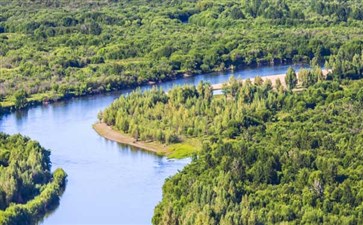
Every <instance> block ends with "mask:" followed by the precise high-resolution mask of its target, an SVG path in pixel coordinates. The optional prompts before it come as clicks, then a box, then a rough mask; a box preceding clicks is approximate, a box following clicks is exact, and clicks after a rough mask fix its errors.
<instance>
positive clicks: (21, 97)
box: [14, 90, 27, 109]
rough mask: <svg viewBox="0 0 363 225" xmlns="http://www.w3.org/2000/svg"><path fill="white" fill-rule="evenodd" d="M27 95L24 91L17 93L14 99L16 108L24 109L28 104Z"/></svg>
mask: <svg viewBox="0 0 363 225" xmlns="http://www.w3.org/2000/svg"><path fill="white" fill-rule="evenodd" d="M26 97H27V93H26V92H25V91H24V90H19V91H17V92H15V94H14V98H15V108H16V109H20V108H24V107H25V106H26V103H27V99H26Z"/></svg>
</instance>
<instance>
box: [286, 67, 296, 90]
mask: <svg viewBox="0 0 363 225" xmlns="http://www.w3.org/2000/svg"><path fill="white" fill-rule="evenodd" d="M285 83H286V87H287V89H288V90H292V89H294V88H295V87H296V85H297V76H296V72H295V70H294V69H293V68H292V67H289V69H288V70H287V73H286V76H285Z"/></svg>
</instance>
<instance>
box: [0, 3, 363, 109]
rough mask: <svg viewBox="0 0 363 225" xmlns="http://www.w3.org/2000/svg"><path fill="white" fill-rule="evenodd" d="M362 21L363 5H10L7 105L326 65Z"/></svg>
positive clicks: (1, 22)
mask: <svg viewBox="0 0 363 225" xmlns="http://www.w3.org/2000/svg"><path fill="white" fill-rule="evenodd" d="M362 15H363V13H362V3H361V2H360V1H356V0H349V1H344V2H341V1H339V2H337V1H305V2H304V1H297V0H288V1H276V0H242V1H237V0H231V1H227V0H223V1H218V2H215V1H210V0H195V1H169V0H168V1H154V0H153V1H147V0H131V1H108V0H100V1H80V0H76V1H71V2H70V1H65V0H59V1H19V0H14V1H9V0H7V1H3V2H2V3H1V8H0V83H1V85H0V97H1V98H0V99H1V103H2V105H5V106H9V105H10V106H16V108H20V107H24V106H26V105H29V104H31V103H32V102H42V101H51V100H57V99H59V98H67V97H70V96H81V95H86V94H92V93H100V92H106V91H112V90H118V89H122V88H127V87H131V86H136V85H140V84H145V83H147V82H148V81H156V82H157V81H162V80H167V79H174V78H175V77H177V76H181V75H182V74H184V73H187V74H196V73H201V72H211V71H222V70H226V69H235V68H241V67H243V66H249V65H262V64H278V63H286V62H308V61H309V60H311V59H314V62H315V63H321V62H323V61H324V60H326V59H327V58H329V56H330V55H337V54H338V52H339V51H340V50H339V49H340V47H342V46H347V45H349V43H350V42H357V41H359V40H361V39H362V30H363V29H362V25H363V24H362V23H363V22H362ZM347 35H348V36H347ZM347 40H349V41H347ZM346 42H348V43H346ZM357 54H359V55H360V54H361V52H360V51H359V52H358V49H357ZM339 55H340V56H338V59H337V60H333V59H332V60H333V61H334V62H335V61H336V62H340V61H341V58H342V57H343V58H346V57H347V55H345V54H344V53H343V52H342V53H341V54H339ZM349 57H350V56H349ZM352 57H353V56H352ZM352 69H357V68H356V67H355V66H354V67H352ZM346 72H349V71H346ZM349 73H350V72H349ZM19 90H24V92H25V93H26V99H27V101H28V103H27V102H26V101H25V99H24V98H21V99H20V100H19V99H18V100H17V98H15V96H16V95H17V94H18V93H17V92H18V91H19ZM22 96H23V95H22Z"/></svg>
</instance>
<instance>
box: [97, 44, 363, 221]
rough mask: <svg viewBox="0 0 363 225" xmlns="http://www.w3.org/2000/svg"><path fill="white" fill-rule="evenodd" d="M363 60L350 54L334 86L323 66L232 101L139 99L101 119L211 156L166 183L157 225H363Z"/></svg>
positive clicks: (355, 50)
mask: <svg viewBox="0 0 363 225" xmlns="http://www.w3.org/2000/svg"><path fill="white" fill-rule="evenodd" d="M353 46H354V47H353ZM361 50H362V49H361V44H360V43H347V44H346V45H344V46H342V47H341V48H340V49H339V50H338V53H337V55H333V56H331V57H330V59H329V61H327V63H326V68H327V69H331V72H330V73H329V74H328V75H327V76H322V74H321V69H320V68H319V67H317V65H315V67H314V65H313V69H311V70H302V71H300V72H299V77H297V76H296V73H295V71H294V70H293V69H291V68H290V69H289V70H288V71H287V76H286V78H285V80H284V81H280V82H276V84H274V85H272V83H271V81H269V80H265V81H263V80H262V79H260V78H256V79H255V80H254V81H253V82H252V81H251V80H249V79H247V80H246V81H244V82H240V81H238V80H236V79H235V78H234V77H231V78H230V80H229V82H228V83H227V84H226V85H225V86H224V88H223V94H222V95H213V92H212V90H211V86H210V84H208V83H203V82H202V83H200V84H199V85H198V86H197V87H194V86H183V87H176V88H174V89H172V90H169V91H168V92H167V93H166V92H163V91H162V90H160V89H157V88H154V89H152V90H150V91H145V92H141V91H140V90H136V91H135V92H133V93H131V94H130V95H128V96H121V97H120V98H119V99H117V100H116V101H115V102H114V103H112V105H111V106H110V107H108V108H107V109H106V110H104V111H103V112H101V113H100V114H99V116H100V119H101V120H103V122H105V123H107V124H108V125H110V126H112V127H113V128H114V129H116V130H119V131H120V132H122V133H126V134H128V135H132V136H134V138H136V139H140V140H144V141H150V140H152V141H158V142H161V143H165V144H168V145H170V144H173V143H182V144H183V143H184V142H185V141H186V140H188V139H195V140H198V141H199V142H200V146H202V147H201V148H200V149H198V148H196V147H194V149H193V151H191V152H189V153H192V155H191V156H192V158H193V161H192V163H191V164H190V165H188V166H187V167H186V168H184V169H183V170H182V171H181V172H179V173H177V174H176V175H175V176H173V177H171V178H168V179H167V180H166V183H165V184H164V187H163V199H162V201H161V202H160V203H159V205H158V206H157V207H156V209H155V214H154V217H153V223H154V224H236V225H237V224H280V223H289V224H290V223H291V224H362V223H363V221H362V218H363V214H362V213H363V204H362V203H363V189H362V185H363V177H362V174H363V167H362V165H361V162H362V160H363V155H362V152H363V151H362V150H363V149H362V145H361V141H362V137H363V132H362V127H361V125H362V122H363V121H362V118H363V111H362V106H363V88H362V87H363V80H361V78H363V57H362V56H363V55H362V51H361ZM283 82H286V88H285V87H284V86H283V85H282V83H283ZM141 112H142V113H141ZM189 147H190V146H189ZM179 155H182V156H185V154H180V153H179Z"/></svg>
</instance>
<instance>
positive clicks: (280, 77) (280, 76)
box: [212, 69, 331, 90]
mask: <svg viewBox="0 0 363 225" xmlns="http://www.w3.org/2000/svg"><path fill="white" fill-rule="evenodd" d="M322 72H323V75H324V76H327V75H328V73H329V72H331V71H330V70H326V69H323V70H322ZM285 76H286V74H276V75H270V76H263V77H261V78H262V80H263V81H265V80H270V81H271V83H272V85H273V86H275V85H276V81H277V80H280V81H281V84H282V85H283V86H284V87H286V82H285ZM296 76H297V77H298V78H299V73H298V72H297V73H296ZM254 80H255V78H253V79H252V81H254ZM244 81H246V79H244V80H242V82H244ZM226 83H227V82H226ZM226 83H219V84H214V85H212V89H213V90H222V88H223V85H224V84H226Z"/></svg>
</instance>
